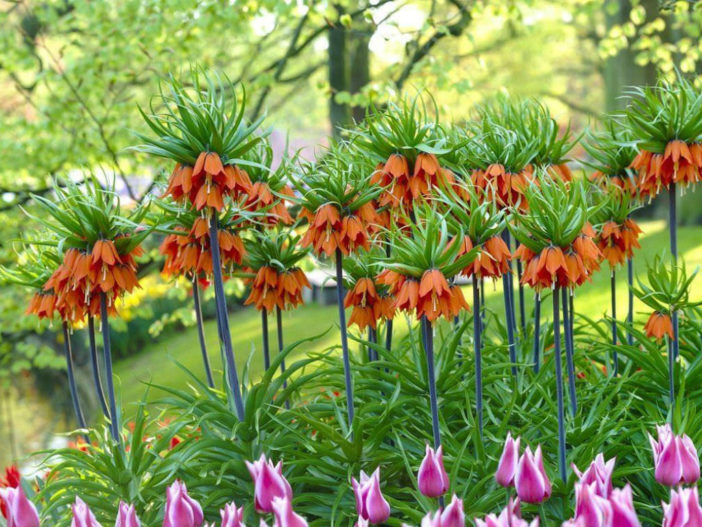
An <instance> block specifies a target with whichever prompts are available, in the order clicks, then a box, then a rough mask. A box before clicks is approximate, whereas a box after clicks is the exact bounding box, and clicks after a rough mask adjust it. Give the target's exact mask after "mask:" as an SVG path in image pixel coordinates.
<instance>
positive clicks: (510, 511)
mask: <svg viewBox="0 0 702 527" xmlns="http://www.w3.org/2000/svg"><path fill="white" fill-rule="evenodd" d="M475 525H476V527H539V518H538V516H537V517H536V518H534V519H533V520H532V521H531V523H529V522H527V521H526V520H524V519H522V517H521V513H520V507H519V500H518V499H516V500H514V499H510V500H509V504H508V505H507V507H505V508H504V509H503V510H502V512H501V513H500V515H499V516H497V515H495V514H494V513H493V514H488V515H487V516H486V517H485V519H484V520H481V519H480V518H475Z"/></svg>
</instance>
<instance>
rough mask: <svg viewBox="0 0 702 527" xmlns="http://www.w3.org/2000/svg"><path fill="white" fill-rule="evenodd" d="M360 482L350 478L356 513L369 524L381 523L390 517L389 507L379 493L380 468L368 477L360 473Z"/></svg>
mask: <svg viewBox="0 0 702 527" xmlns="http://www.w3.org/2000/svg"><path fill="white" fill-rule="evenodd" d="M360 479H361V481H360V482H359V481H356V478H351V485H352V486H353V492H354V494H355V496H356V512H357V513H358V515H359V516H360V517H361V518H363V519H364V520H368V521H370V522H371V523H383V522H385V521H386V520H387V519H388V518H389V517H390V505H389V504H388V502H387V501H385V498H384V497H383V494H382V492H381V491H380V467H378V468H376V469H375V471H374V472H373V474H371V475H370V477H369V476H368V475H367V474H366V473H365V472H363V471H361V478H360Z"/></svg>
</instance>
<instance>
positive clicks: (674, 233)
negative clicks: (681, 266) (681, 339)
mask: <svg viewBox="0 0 702 527" xmlns="http://www.w3.org/2000/svg"><path fill="white" fill-rule="evenodd" d="M668 197H669V199H670V210H669V212H670V220H669V223H670V225H669V228H670V253H671V254H672V255H673V262H674V263H676V264H677V263H678V215H677V201H676V195H675V182H673V183H671V184H670V190H669V191H668ZM678 326H679V321H678V312H677V311H673V335H674V337H673V359H677V358H678V352H679V349H678Z"/></svg>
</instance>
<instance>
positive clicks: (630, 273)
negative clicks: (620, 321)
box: [626, 258, 634, 346]
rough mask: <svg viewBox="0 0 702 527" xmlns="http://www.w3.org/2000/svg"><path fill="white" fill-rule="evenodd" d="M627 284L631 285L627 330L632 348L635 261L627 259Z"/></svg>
mask: <svg viewBox="0 0 702 527" xmlns="http://www.w3.org/2000/svg"><path fill="white" fill-rule="evenodd" d="M626 271H627V283H628V284H629V313H628V314H627V317H626V319H627V322H628V323H629V324H628V326H629V327H627V330H626V343H627V344H628V345H629V346H631V345H633V344H634V334H633V333H632V332H631V327H632V326H633V324H634V289H633V287H634V260H633V259H632V258H627V260H626Z"/></svg>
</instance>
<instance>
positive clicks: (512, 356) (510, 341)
mask: <svg viewBox="0 0 702 527" xmlns="http://www.w3.org/2000/svg"><path fill="white" fill-rule="evenodd" d="M502 288H503V289H504V299H505V319H506V322H507V345H508V348H509V361H510V363H511V364H512V375H514V376H515V377H516V376H517V350H516V349H515V347H514V327H513V326H512V316H511V314H510V306H511V303H512V301H511V300H510V294H509V273H505V274H503V275H502Z"/></svg>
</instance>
